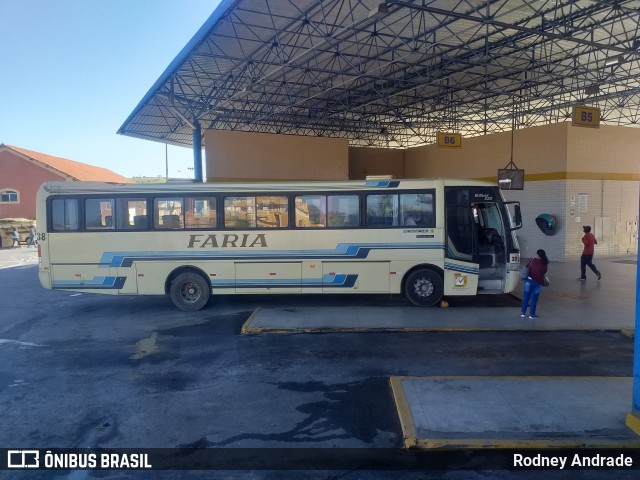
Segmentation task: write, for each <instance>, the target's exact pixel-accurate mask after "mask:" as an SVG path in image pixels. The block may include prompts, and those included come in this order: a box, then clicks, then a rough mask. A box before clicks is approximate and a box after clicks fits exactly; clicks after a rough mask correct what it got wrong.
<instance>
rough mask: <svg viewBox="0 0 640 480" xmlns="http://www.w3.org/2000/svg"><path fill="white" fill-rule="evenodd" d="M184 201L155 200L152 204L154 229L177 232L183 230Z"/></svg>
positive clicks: (178, 199)
mask: <svg viewBox="0 0 640 480" xmlns="http://www.w3.org/2000/svg"><path fill="white" fill-rule="evenodd" d="M183 204H184V200H183V198H182V197H171V198H156V199H155V200H154V202H153V217H154V225H155V228H157V229H161V230H179V229H181V228H184V221H183V218H182V212H183Z"/></svg>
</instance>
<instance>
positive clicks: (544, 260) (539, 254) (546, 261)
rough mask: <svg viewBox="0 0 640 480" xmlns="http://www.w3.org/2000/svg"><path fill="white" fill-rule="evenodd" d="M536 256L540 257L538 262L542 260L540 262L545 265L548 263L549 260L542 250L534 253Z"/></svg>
mask: <svg viewBox="0 0 640 480" xmlns="http://www.w3.org/2000/svg"><path fill="white" fill-rule="evenodd" d="M536 253H537V254H538V256H539V257H540V260H542V262H543V263H544V264H545V265H547V264H548V263H549V259H548V258H547V252H545V251H544V250H542V249H540V250H538V251H537V252H536Z"/></svg>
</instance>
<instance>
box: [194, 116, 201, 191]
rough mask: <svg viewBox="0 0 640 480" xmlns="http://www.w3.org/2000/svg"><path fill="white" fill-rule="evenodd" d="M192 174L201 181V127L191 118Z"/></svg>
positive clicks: (197, 180) (196, 179)
mask: <svg viewBox="0 0 640 480" xmlns="http://www.w3.org/2000/svg"><path fill="white" fill-rule="evenodd" d="M193 176H194V179H195V181H196V182H200V183H202V129H201V128H200V122H199V121H198V120H193Z"/></svg>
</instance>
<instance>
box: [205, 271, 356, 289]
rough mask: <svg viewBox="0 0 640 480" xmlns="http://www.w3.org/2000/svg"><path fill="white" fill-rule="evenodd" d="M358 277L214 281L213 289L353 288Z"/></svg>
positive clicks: (334, 276)
mask: <svg viewBox="0 0 640 480" xmlns="http://www.w3.org/2000/svg"><path fill="white" fill-rule="evenodd" d="M357 279H358V275H350V274H337V275H325V276H324V277H322V278H303V279H301V280H296V279H261V278H258V279H242V280H234V279H230V280H212V281H211V287H212V288H216V289H222V288H236V289H237V288H352V287H353V286H354V285H355V284H356V280H357Z"/></svg>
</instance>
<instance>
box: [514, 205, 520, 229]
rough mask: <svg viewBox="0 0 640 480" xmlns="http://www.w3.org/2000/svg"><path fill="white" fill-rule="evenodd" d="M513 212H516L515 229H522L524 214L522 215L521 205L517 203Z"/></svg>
mask: <svg viewBox="0 0 640 480" xmlns="http://www.w3.org/2000/svg"><path fill="white" fill-rule="evenodd" d="M513 210H514V215H513V223H514V225H513V227H514V228H520V227H522V213H520V204H518V203H516V204H515V206H514V208H513Z"/></svg>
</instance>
